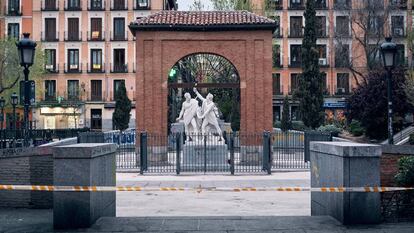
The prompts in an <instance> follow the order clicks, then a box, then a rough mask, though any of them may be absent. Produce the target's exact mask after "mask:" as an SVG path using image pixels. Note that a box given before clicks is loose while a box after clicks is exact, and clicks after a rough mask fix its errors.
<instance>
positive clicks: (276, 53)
mask: <svg viewBox="0 0 414 233" xmlns="http://www.w3.org/2000/svg"><path fill="white" fill-rule="evenodd" d="M272 58H273V68H278V67H281V62H280V45H278V44H273V50H272Z"/></svg>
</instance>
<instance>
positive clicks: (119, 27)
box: [113, 18, 125, 40]
mask: <svg viewBox="0 0 414 233" xmlns="http://www.w3.org/2000/svg"><path fill="white" fill-rule="evenodd" d="M113 40H125V18H114V34H113Z"/></svg>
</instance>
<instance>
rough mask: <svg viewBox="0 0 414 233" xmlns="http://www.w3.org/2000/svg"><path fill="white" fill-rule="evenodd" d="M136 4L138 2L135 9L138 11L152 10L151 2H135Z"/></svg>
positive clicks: (136, 0) (137, 0)
mask: <svg viewBox="0 0 414 233" xmlns="http://www.w3.org/2000/svg"><path fill="white" fill-rule="evenodd" d="M135 2H136V6H135V9H137V10H140V9H149V8H150V3H149V0H135Z"/></svg>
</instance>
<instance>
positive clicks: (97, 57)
mask: <svg viewBox="0 0 414 233" xmlns="http://www.w3.org/2000/svg"><path fill="white" fill-rule="evenodd" d="M91 71H92V72H101V71H102V50H101V49H91Z"/></svg>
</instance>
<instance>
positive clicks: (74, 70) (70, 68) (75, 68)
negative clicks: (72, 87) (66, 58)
mask: <svg viewBox="0 0 414 233" xmlns="http://www.w3.org/2000/svg"><path fill="white" fill-rule="evenodd" d="M64 67H65V73H66V74H80V73H82V63H79V64H69V63H65V64H64Z"/></svg>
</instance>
